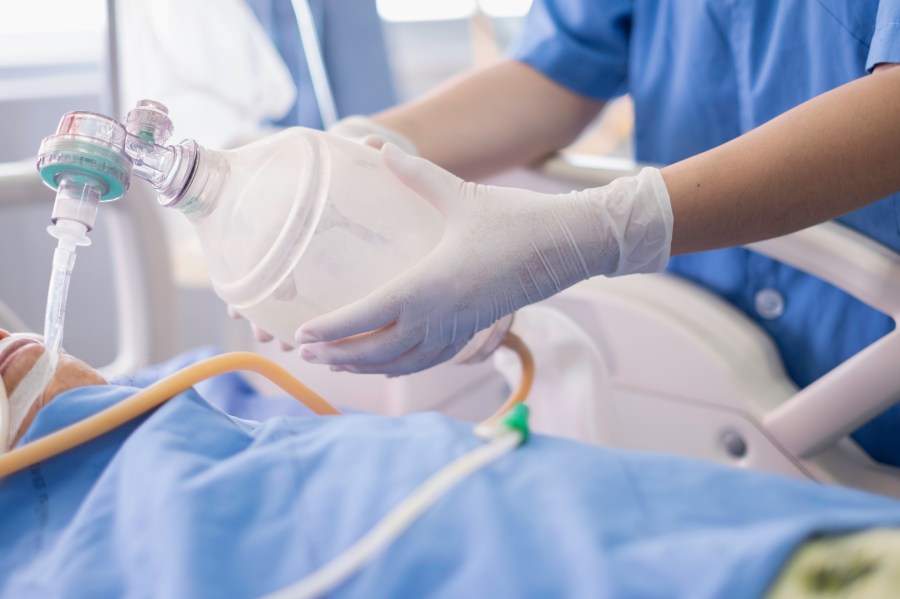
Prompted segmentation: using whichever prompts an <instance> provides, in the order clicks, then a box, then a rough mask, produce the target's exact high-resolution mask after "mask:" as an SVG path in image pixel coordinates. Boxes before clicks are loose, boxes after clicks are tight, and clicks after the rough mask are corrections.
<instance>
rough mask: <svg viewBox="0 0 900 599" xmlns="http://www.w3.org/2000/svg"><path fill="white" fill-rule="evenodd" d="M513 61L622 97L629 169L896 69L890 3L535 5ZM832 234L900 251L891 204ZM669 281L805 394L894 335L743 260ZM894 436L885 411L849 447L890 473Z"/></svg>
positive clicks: (842, 301)
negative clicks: (741, 325)
mask: <svg viewBox="0 0 900 599" xmlns="http://www.w3.org/2000/svg"><path fill="white" fill-rule="evenodd" d="M513 56H514V57H515V58H517V59H518V60H520V61H522V62H524V63H526V64H528V65H530V66H532V67H534V68H536V69H537V70H539V71H540V72H542V73H543V74H545V75H546V76H547V77H549V78H550V79H553V80H554V81H556V82H557V83H559V84H561V85H563V86H565V87H567V88H569V89H571V90H572V91H575V92H577V93H579V94H582V95H585V96H588V97H591V98H595V99H600V100H605V99H610V98H613V97H615V96H618V95H621V94H625V93H629V94H631V96H632V98H633V100H634V107H635V147H636V154H637V156H636V157H637V159H638V160H640V161H642V162H650V163H657V164H671V163H673V162H676V161H678V160H681V159H684V158H687V157H689V156H692V155H694V154H697V153H700V152H703V151H705V150H708V149H710V148H713V147H715V146H718V145H720V144H722V143H724V142H726V141H728V140H730V139H733V138H735V137H737V136H739V135H741V134H742V133H745V132H746V131H749V130H751V129H753V128H754V127H757V126H758V125H761V124H763V123H765V122H766V121H768V120H770V119H772V118H773V117H776V116H778V115H779V114H781V113H783V112H785V111H787V110H790V109H791V108H793V107H795V106H797V105H798V104H801V103H803V102H805V101H807V100H809V99H810V98H813V97H814V96H817V95H819V94H822V93H824V92H827V91H828V90H831V89H833V88H835V87H838V86H840V85H843V84H845V83H847V82H849V81H853V80H854V79H857V78H859V77H862V76H865V75H866V74H867V73H868V72H871V70H872V68H873V67H874V66H875V65H877V64H879V63H883V62H900V0H881V2H878V0H852V1H848V0H844V1H841V0H791V1H783V2H771V1H755V0H695V1H691V2H683V1H679V0H633V1H631V0H535V2H534V5H533V7H532V9H531V13H530V14H529V17H528V20H527V23H526V26H525V30H524V33H523V35H522V36H521V38H520V39H519V40H518V42H517V44H516V45H515V46H514V50H513ZM898 101H900V99H898ZM898 159H900V157H898ZM838 220H839V221H840V222H842V223H843V224H845V225H847V226H848V227H850V228H852V229H855V230H857V231H860V232H862V233H864V234H866V235H868V236H870V237H872V238H874V239H875V240H877V241H879V242H881V243H882V244H884V245H886V246H888V247H891V248H893V249H894V250H895V251H900V194H895V195H893V196H890V197H887V198H884V199H882V200H881V201H878V202H875V203H874V204H871V205H869V206H867V207H865V208H862V209H860V210H857V211H855V212H852V213H850V214H848V215H846V216H843V217H841V218H839V219H838ZM670 271H671V272H673V273H676V274H678V275H680V276H683V277H685V278H687V279H690V280H692V281H694V282H697V283H699V284H701V285H703V286H704V287H707V288H709V289H711V290H713V291H715V292H717V293H718V294H720V295H721V296H722V297H724V298H725V299H727V300H728V301H730V302H731V303H733V304H734V305H735V306H737V307H738V308H740V309H741V310H743V311H744V312H745V313H746V314H747V315H748V316H749V317H750V318H751V319H753V320H754V321H756V322H757V323H758V324H759V325H760V326H761V327H762V328H763V329H765V330H766V331H767V332H768V333H769V334H770V335H771V337H772V339H773V340H774V341H775V344H776V345H777V346H778V349H779V351H780V352H781V355H782V358H783V359H784V364H785V367H786V369H787V371H788V374H789V375H790V376H791V378H793V380H794V381H795V382H796V383H797V384H799V385H801V386H805V385H808V384H809V383H811V382H812V381H814V380H816V379H817V378H819V377H821V376H822V375H823V374H825V373H826V372H828V371H829V370H831V369H832V368H834V367H835V366H837V365H838V364H840V363H841V362H843V361H844V360H846V359H848V358H850V357H851V356H853V355H854V354H855V353H857V352H858V351H860V350H861V349H863V348H864V347H866V346H867V345H869V344H871V343H872V342H873V341H875V340H877V339H878V338H880V337H882V336H883V335H885V334H886V333H887V332H889V331H890V330H892V329H893V326H894V324H893V321H892V320H891V319H890V318H888V317H887V316H885V315H883V314H881V313H879V312H877V311H875V310H873V309H871V308H869V307H868V306H865V305H863V304H862V303H860V302H859V301H857V300H855V299H854V298H852V297H850V296H849V295H847V294H846V293H843V292H842V291H839V290H838V289H835V288H834V287H832V286H830V285H828V284H826V283H824V282H822V281H820V280H818V279H816V278H814V277H811V276H808V275H805V274H803V273H801V272H799V271H797V270H795V269H793V268H790V267H788V266H784V265H782V264H779V263H777V262H774V261H772V260H770V259H768V258H765V257H763V256H759V255H756V254H753V253H750V252H748V251H746V250H743V249H728V250H719V251H715V252H706V253H702V254H695V255H691V256H681V257H676V258H673V259H672V261H671V264H670ZM847 401H853V398H852V397H848V398H847ZM898 430H900V406H895V407H894V408H893V409H891V410H889V411H888V412H886V413H885V414H883V415H881V416H880V417H878V418H877V419H875V420H874V421H872V422H870V423H868V424H867V425H865V426H864V427H863V428H861V429H860V430H859V431H857V432H856V433H855V435H854V438H855V439H856V440H857V442H858V443H860V445H862V447H863V448H864V449H866V451H868V452H869V454H870V455H871V456H872V457H873V458H875V459H877V460H879V461H882V462H886V463H889V464H893V465H898V466H900V435H898V434H897V431H898Z"/></svg>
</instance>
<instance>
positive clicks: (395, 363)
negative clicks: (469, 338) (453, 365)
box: [338, 344, 460, 376]
mask: <svg viewBox="0 0 900 599" xmlns="http://www.w3.org/2000/svg"><path fill="white" fill-rule="evenodd" d="M459 350H460V348H459V346H458V345H456V344H450V345H442V346H438V347H436V348H426V347H425V346H424V344H423V345H419V346H417V347H414V348H413V349H411V350H410V351H408V352H406V353H405V354H403V355H402V356H400V357H399V358H397V359H396V360H392V361H390V362H384V363H382V364H365V365H363V364H359V365H341V366H339V367H338V369H339V370H341V371H346V372H353V373H357V374H386V375H388V376H400V375H404V374H412V373H414V372H419V371H421V370H425V369H426V368H431V367H432V366H437V365H438V364H441V363H442V362H446V361H447V360H449V359H450V358H452V357H453V356H455V355H456V354H457V353H459Z"/></svg>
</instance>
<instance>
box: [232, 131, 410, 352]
mask: <svg viewBox="0 0 900 599" xmlns="http://www.w3.org/2000/svg"><path fill="white" fill-rule="evenodd" d="M328 133H331V134H333V135H337V136H339V137H344V138H346V139H351V140H353V141H356V142H358V143H361V144H363V145H365V146H370V147H373V148H375V149H376V150H380V149H381V147H382V146H384V144H385V143H386V142H390V143H392V144H394V145H397V146H400V147H401V148H403V150H405V151H406V152H407V153H409V154H416V153H417V152H416V146H415V144H413V142H412V141H411V140H410V139H409V138H408V137H406V136H405V135H402V134H400V133H397V132H396V131H394V130H393V129H390V128H388V127H385V126H384V125H380V124H378V123H376V122H375V121H373V120H372V119H370V118H368V117H364V116H359V115H356V116H349V117H346V118H343V119H341V120H339V121H338V122H336V123H335V124H334V125H332V126H331V127H330V128H329V129H328ZM228 316H230V317H231V318H234V319H235V320H243V319H244V317H243V316H242V315H241V314H240V312H238V311H237V309H236V308H235V307H234V306H228ZM250 329H251V331H253V337H254V338H255V339H256V340H257V341H259V342H260V343H268V342H270V341H272V340H274V339H275V336H274V335H272V334H271V333H269V332H268V331H266V330H264V329H261V328H259V327H258V326H256V325H255V324H253V323H252V322H251V323H250ZM278 344H279V346H280V347H281V349H282V351H290V350H292V349H294V346H293V345H291V344H289V343H285V342H284V341H279V342H278Z"/></svg>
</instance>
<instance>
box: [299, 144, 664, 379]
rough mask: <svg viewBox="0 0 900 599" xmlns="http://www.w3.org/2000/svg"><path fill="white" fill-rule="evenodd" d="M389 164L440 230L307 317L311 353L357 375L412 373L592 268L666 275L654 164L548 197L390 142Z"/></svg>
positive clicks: (305, 335) (304, 333)
mask: <svg viewBox="0 0 900 599" xmlns="http://www.w3.org/2000/svg"><path fill="white" fill-rule="evenodd" d="M382 156H383V159H384V162H385V165H386V166H387V168H388V169H389V170H390V171H391V172H392V173H393V174H394V175H395V176H396V177H397V178H398V179H400V181H402V182H403V183H404V184H406V185H407V186H408V187H409V188H411V189H412V190H414V191H415V192H416V193H418V194H419V195H421V196H422V197H423V198H424V199H425V200H427V201H429V202H430V203H431V204H433V205H434V206H435V208H437V209H438V210H439V211H440V212H441V214H443V216H444V218H445V219H446V229H445V233H444V237H443V238H442V239H441V241H440V243H438V245H437V246H436V247H435V248H434V250H432V252H431V253H430V254H429V255H428V256H426V257H425V258H424V259H423V260H422V261H421V262H419V263H418V264H417V265H416V266H414V267H413V268H411V269H410V270H408V271H407V272H405V273H403V274H402V275H400V276H398V277H396V278H395V279H393V280H392V281H390V282H388V283H387V284H385V285H384V286H382V287H380V288H379V289H377V290H375V291H374V292H372V293H371V294H369V295H368V296H367V297H365V298H363V299H361V300H359V301H357V302H354V303H352V304H349V305H347V306H345V307H343V308H340V309H338V310H335V311H333V312H331V313H328V314H324V315H322V316H319V317H317V318H314V319H313V320H311V321H309V322H308V323H306V324H305V325H304V326H303V327H301V328H300V330H299V331H298V334H297V338H298V341H299V342H300V343H301V344H304V347H303V348H302V350H301V355H302V356H303V358H305V359H306V360H308V361H310V362H316V363H324V364H331V365H332V366H333V367H335V368H336V369H343V370H348V371H351V372H365V373H375V372H378V373H385V374H406V373H410V372H416V371H418V370H422V369H424V368H428V367H430V366H434V365H435V364H438V363H440V362H443V361H445V360H447V359H449V358H451V357H452V356H453V355H455V354H456V353H457V352H458V351H459V350H460V349H461V348H462V347H463V346H464V345H465V344H466V342H467V341H468V340H469V339H470V338H471V337H472V336H473V335H474V334H475V333H476V332H477V331H479V330H480V329H482V328H484V327H487V326H489V325H490V324H492V323H493V322H494V321H496V320H497V319H499V318H501V317H503V316H505V315H506V314H509V313H511V312H514V311H515V310H517V309H519V308H521V307H522V306H525V305H527V304H531V303H534V302H537V301H540V300H542V299H545V298H547V297H549V296H551V295H553V294H555V293H558V292H560V291H562V290H563V289H565V288H566V287H569V286H571V285H573V284H575V283H577V282H579V281H582V280H584V279H587V278H589V277H592V276H595V275H608V276H616V275H625V274H629V273H647V272H658V271H660V270H662V269H663V268H664V267H665V265H666V263H667V262H668V259H669V251H670V248H671V243H672V220H673V219H672V208H671V205H670V203H669V194H668V191H667V190H666V186H665V183H664V182H663V179H662V175H661V174H660V172H659V171H658V170H657V169H653V168H646V169H644V170H643V171H641V173H640V174H639V175H637V176H635V177H626V178H622V179H619V180H617V181H615V182H613V183H612V184H610V185H607V186H606V187H601V188H597V189H589V190H587V191H579V192H572V193H568V194H564V195H549V194H543V193H537V192H532V191H525V190H521V189H511V188H503V187H490V186H484V185H476V184H474V183H466V182H465V181H463V180H462V179H459V178H458V177H456V176H454V175H452V174H450V173H448V172H447V171H445V170H443V169H441V168H439V167H438V166H436V165H434V164H432V163H430V162H428V161H427V160H424V159H422V158H416V157H413V156H410V155H408V154H405V153H403V152H402V151H401V150H400V149H398V148H397V147H396V146H392V145H390V144H388V145H386V146H385V147H384V148H383V149H382Z"/></svg>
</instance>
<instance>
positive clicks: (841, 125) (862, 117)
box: [663, 68, 900, 254]
mask: <svg viewBox="0 0 900 599" xmlns="http://www.w3.org/2000/svg"><path fill="white" fill-rule="evenodd" d="M663 177H664V178H665V181H666V185H667V187H668V189H669V195H670V197H671V200H672V211H673V213H674V216H675V226H674V231H673V239H672V253H673V254H683V253H689V252H696V251H703V250H708V249H714V248H719V247H726V246H732V245H740V244H744V243H748V242H752V241H758V240H761V239H767V238H770V237H776V236H778V235H783V234H786V233H790V232H792V231H796V230H799V229H802V228H804V227H807V226H811V225H813V224H817V223H819V222H823V221H825V220H828V219H831V218H834V217H836V216H839V215H841V214H844V213H847V212H850V211H852V210H854V209H856V208H859V207H862V206H865V205H867V204H869V203H871V202H873V201H875V200H877V199H879V198H881V197H884V196H886V195H889V194H891V193H894V192H896V191H898V190H900V68H892V69H885V70H884V71H883V72H878V73H875V74H873V75H870V76H866V77H863V78H861V79H858V80H856V81H854V82H852V83H849V84H847V85H845V86H842V87H840V88H838V89H835V90H832V91H830V92H828V93H826V94H823V95H821V96H819V97H817V98H814V99H812V100H810V101H809V102H806V103H804V104H802V105H800V106H798V107H797V108H795V109H793V110H791V111H789V112H787V113H785V114H783V115H781V116H779V117H778V118H776V119H773V120H772V121H770V122H768V123H766V124H765V125H762V126H761V127H758V128H757V129H754V130H753V131H750V132H748V133H747V134H745V135H742V136H741V137H739V138H737V139H735V140H733V141H731V142H729V143H726V144H724V145H722V146H719V147H718V148H715V149H713V150H710V151H708V152H705V153H703V154H700V155H697V156H694V157H692V158H689V159H687V160H683V161H681V162H679V163H677V164H674V165H672V166H670V167H667V168H665V169H663Z"/></svg>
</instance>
